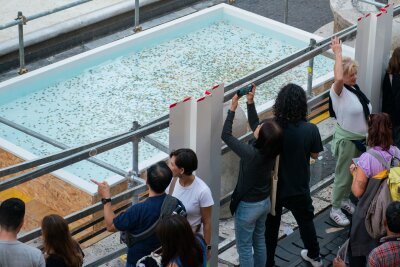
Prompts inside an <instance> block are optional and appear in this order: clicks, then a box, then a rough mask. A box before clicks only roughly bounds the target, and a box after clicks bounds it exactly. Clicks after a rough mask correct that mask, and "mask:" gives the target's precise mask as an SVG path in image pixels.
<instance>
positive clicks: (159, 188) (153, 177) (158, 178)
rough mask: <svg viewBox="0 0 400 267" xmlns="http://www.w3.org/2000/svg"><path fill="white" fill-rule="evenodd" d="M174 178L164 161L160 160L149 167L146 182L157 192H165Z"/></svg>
mask: <svg viewBox="0 0 400 267" xmlns="http://www.w3.org/2000/svg"><path fill="white" fill-rule="evenodd" d="M171 180H172V172H171V170H170V168H169V167H168V165H167V163H165V162H164V161H159V162H157V163H156V164H153V165H151V166H150V168H148V169H147V179H146V182H147V184H148V185H149V187H150V189H151V190H153V191H154V192H155V193H157V194H161V193H164V191H165V189H167V187H168V185H169V184H170V183H171Z"/></svg>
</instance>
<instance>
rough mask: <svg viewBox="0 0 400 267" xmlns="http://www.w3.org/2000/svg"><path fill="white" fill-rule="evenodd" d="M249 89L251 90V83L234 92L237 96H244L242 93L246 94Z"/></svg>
mask: <svg viewBox="0 0 400 267" xmlns="http://www.w3.org/2000/svg"><path fill="white" fill-rule="evenodd" d="M251 90H253V85H252V84H249V85H247V86H245V87H243V88H240V89H239V90H237V91H236V94H237V96H238V97H241V96H244V95H247V94H248V93H250V92H251Z"/></svg>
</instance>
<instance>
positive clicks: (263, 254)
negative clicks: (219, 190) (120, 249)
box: [0, 38, 400, 267]
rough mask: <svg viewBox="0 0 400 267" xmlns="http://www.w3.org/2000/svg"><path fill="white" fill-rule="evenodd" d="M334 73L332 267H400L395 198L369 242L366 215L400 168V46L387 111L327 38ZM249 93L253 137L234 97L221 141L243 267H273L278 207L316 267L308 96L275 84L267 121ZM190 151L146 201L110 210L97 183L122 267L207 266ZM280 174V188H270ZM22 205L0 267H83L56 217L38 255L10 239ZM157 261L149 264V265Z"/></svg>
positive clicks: (11, 223) (4, 223) (5, 223)
mask: <svg viewBox="0 0 400 267" xmlns="http://www.w3.org/2000/svg"><path fill="white" fill-rule="evenodd" d="M331 48H332V51H333V53H334V55H335V66H334V78H335V81H334V83H333V85H332V88H331V89H330V112H331V115H332V116H334V117H335V118H336V120H337V124H336V126H335V133H334V136H333V140H332V145H331V147H332V153H333V155H334V156H335V158H336V168H335V179H334V184H333V194H332V195H333V196H332V208H331V211H330V218H331V219H332V220H333V221H334V222H335V223H336V224H337V225H338V226H347V225H351V227H350V231H349V240H348V243H347V244H348V246H346V247H347V249H346V252H348V257H347V258H341V257H340V256H338V257H337V258H336V259H335V260H334V262H333V266H335V267H342V266H351V267H365V266H370V267H377V266H380V267H383V266H385V267H398V266H400V202H398V201H390V203H388V205H386V206H387V208H386V206H385V207H381V209H383V210H381V211H380V212H381V213H382V214H385V216H384V218H382V220H381V222H378V224H379V225H378V228H380V230H381V232H380V233H382V234H384V236H383V235H381V236H379V238H378V237H377V236H373V237H372V236H371V234H370V231H369V229H367V228H368V227H367V226H366V223H365V220H366V213H367V210H368V209H369V207H370V203H371V201H372V199H373V198H374V197H375V196H376V194H378V193H377V192H378V188H379V187H380V186H381V184H382V180H383V179H384V178H386V177H387V173H388V170H389V169H390V168H391V167H393V166H398V165H399V163H400V150H399V145H400V104H399V103H400V48H397V49H396V50H394V52H393V55H392V57H391V59H390V63H389V67H388V69H387V73H386V75H385V78H384V81H383V88H382V91H383V101H382V111H383V112H385V113H376V114H373V113H371V103H370V101H369V99H368V98H367V97H366V95H365V94H364V93H363V92H362V91H361V89H360V88H359V87H358V85H357V70H358V66H357V63H356V62H355V61H354V60H351V59H349V58H343V57H342V43H341V41H340V40H339V39H338V38H333V39H332V43H331ZM255 95H256V86H255V85H254V84H253V87H252V90H251V91H250V92H248V93H247V94H246V99H247V114H248V124H249V127H250V129H251V130H252V131H253V134H254V138H253V139H252V140H250V141H249V142H248V143H245V142H243V141H240V140H239V139H237V138H236V137H234V136H233V135H232V127H233V123H234V117H235V112H236V110H237V107H238V101H239V98H240V95H238V94H235V95H234V96H233V98H232V100H231V106H230V108H229V110H228V114H227V116H226V120H225V123H224V126H223V130H222V134H221V138H222V140H223V141H224V142H225V143H226V145H227V146H228V147H229V148H230V149H231V150H232V151H233V152H234V153H235V154H237V155H238V157H239V158H240V164H239V175H238V180H237V184H236V187H235V189H234V191H233V194H232V197H231V202H230V210H231V213H232V215H233V216H234V224H235V235H236V246H237V251H238V254H239V262H240V266H244V267H248V266H249V267H251V266H255V267H264V266H266V267H272V266H275V261H274V260H275V251H276V247H277V242H278V233H279V226H280V222H281V215H282V210H283V208H286V209H288V210H290V211H291V212H292V214H293V216H294V218H295V220H296V222H297V224H298V226H299V231H300V236H301V239H302V241H303V243H304V248H305V249H303V250H301V251H300V255H301V257H302V258H303V259H304V260H305V261H307V262H309V263H310V264H311V265H312V266H314V267H319V266H323V259H322V257H321V255H320V247H319V243H318V239H317V234H316V230H315V226H314V222H313V219H314V207H313V204H312V199H311V193H310V184H309V183H310V158H313V159H316V158H317V157H318V155H319V153H320V152H321V151H323V146H322V141H321V137H320V133H319V130H318V128H317V127H316V125H314V124H312V123H310V122H308V121H307V97H306V94H305V91H304V90H303V88H301V87H300V86H298V85H296V84H293V83H289V84H287V85H285V86H284V87H282V88H281V90H280V92H279V93H278V96H277V98H276V101H275V104H274V106H273V114H274V117H273V118H271V119H266V120H263V121H261V122H260V119H259V117H258V115H257V111H256V108H255V103H254V101H255V100H254V98H255ZM197 166H198V159H197V156H196V153H195V152H194V151H193V150H191V149H189V148H181V149H177V150H174V151H172V152H171V154H170V158H169V160H168V163H166V162H163V161H160V162H158V163H156V164H154V165H152V166H151V167H149V168H148V170H147V174H146V184H147V186H148V197H147V198H146V199H145V200H144V201H143V202H140V203H137V204H134V205H132V206H131V207H130V208H128V209H127V210H126V211H125V212H123V213H120V214H115V213H114V210H113V207H112V199H111V197H112V196H111V192H110V186H109V185H108V184H107V182H97V181H93V182H94V183H96V184H97V186H98V194H99V196H100V197H101V201H102V203H103V212H104V222H105V226H106V228H107V230H108V231H110V232H117V231H119V232H121V233H122V234H121V237H122V240H123V241H124V242H125V243H126V244H127V245H128V256H127V265H126V266H127V267H133V266H149V265H146V263H147V264H148V261H147V260H148V256H149V255H153V253H155V252H157V253H155V254H154V255H159V257H160V258H161V259H160V260H159V264H160V266H164V267H194V266H196V267H197V266H202V267H205V266H207V262H208V260H209V259H210V257H211V248H212V247H211V232H212V231H211V214H212V207H213V205H214V200H213V197H212V194H211V190H210V188H209V187H208V185H207V184H206V183H205V182H204V181H203V180H202V179H201V178H200V177H198V176H196V175H195V174H194V172H195V171H196V169H197ZM274 173H275V174H276V177H278V181H277V184H276V188H273V186H274V184H273V183H272V182H271V181H272V177H273V176H274ZM24 216H25V204H24V202H23V201H22V200H20V199H18V198H10V199H7V200H5V201H3V202H2V203H1V205H0V267H3V266H4V267H11V266H19V267H25V266H40V267H41V266H58V267H64V266H66V267H79V266H82V264H83V258H84V256H85V255H84V253H83V251H82V249H81V248H80V246H79V243H78V242H77V241H75V240H74V239H73V238H72V236H71V233H70V231H69V228H68V223H67V222H66V221H65V220H64V219H63V218H62V217H61V216H59V215H56V214H52V215H48V216H45V217H44V218H43V220H42V224H41V228H42V234H43V235H42V236H43V251H40V250H39V249H36V248H33V247H31V246H28V245H26V244H24V243H21V242H19V241H18V240H17V234H18V233H19V231H20V230H21V228H22V226H23V223H24ZM152 260H154V261H155V262H157V259H156V257H154V259H153V258H152Z"/></svg>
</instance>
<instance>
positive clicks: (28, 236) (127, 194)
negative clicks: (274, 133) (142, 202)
mask: <svg viewBox="0 0 400 267" xmlns="http://www.w3.org/2000/svg"><path fill="white" fill-rule="evenodd" d="M137 181H139V182H140V184H139V185H137V186H135V187H132V188H130V189H128V190H126V191H124V192H122V193H119V194H117V195H116V196H114V197H113V198H112V204H116V203H120V202H122V201H124V200H127V199H129V198H131V197H132V196H134V195H137V194H140V193H143V192H145V191H146V189H147V186H146V184H145V183H144V182H143V181H140V180H137ZM101 210H103V204H102V203H101V202H97V203H96V204H93V205H92V206H89V207H86V208H84V209H82V210H80V211H77V212H74V213H71V214H70V215H68V216H66V217H64V218H65V220H66V221H67V222H68V223H72V222H75V221H77V220H80V219H82V218H85V217H86V216H89V215H92V214H94V213H95V212H97V211H101ZM41 232H42V231H41V229H40V228H36V229H33V230H32V231H30V232H28V233H25V234H24V235H21V236H20V237H19V238H18V240H19V241H21V242H27V241H29V240H32V239H34V238H37V237H39V236H40V235H41Z"/></svg>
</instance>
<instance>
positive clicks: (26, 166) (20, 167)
mask: <svg viewBox="0 0 400 267" xmlns="http://www.w3.org/2000/svg"><path fill="white" fill-rule="evenodd" d="M168 118H169V115H164V116H162V117H160V118H158V119H156V120H154V121H152V122H149V123H147V124H145V125H144V126H142V127H141V128H143V127H148V126H150V125H153V124H154V123H156V122H160V121H163V120H168ZM0 120H1V121H0V122H3V123H4V124H7V125H8V126H10V127H14V128H16V129H18V130H21V131H24V130H23V128H25V127H23V126H21V125H19V124H16V123H14V122H11V121H9V120H6V119H4V118H1V117H0ZM165 128H167V127H165ZM25 129H27V128H25ZM27 130H28V131H31V132H33V131H32V130H30V129H27ZM28 131H27V132H28ZM131 132H132V131H127V132H124V133H120V134H117V135H114V136H111V137H108V138H105V139H102V140H98V141H95V142H92V143H89V144H86V145H82V146H78V147H75V148H71V149H67V150H64V151H61V152H56V153H53V154H51V155H49V156H44V157H42V158H38V159H34V160H30V161H25V162H21V163H19V164H16V165H13V166H10V167H6V168H3V169H0V177H3V176H6V175H9V174H13V173H16V172H20V171H23V170H26V169H30V168H33V167H37V166H39V165H43V164H45V163H48V162H52V161H55V160H59V159H62V158H65V157H67V156H70V155H73V154H75V153H77V152H80V151H83V150H86V149H88V148H91V147H94V146H97V145H100V144H102V143H106V142H109V141H110V140H113V139H116V138H119V137H121V136H123V135H126V134H128V133H131ZM36 134H37V136H39V135H40V134H39V133H36ZM32 136H33V135H32ZM42 136H43V135H42ZM35 137H36V136H35ZM43 137H44V138H47V137H46V136H43ZM42 141H45V140H42ZM45 142H46V141H45Z"/></svg>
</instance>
